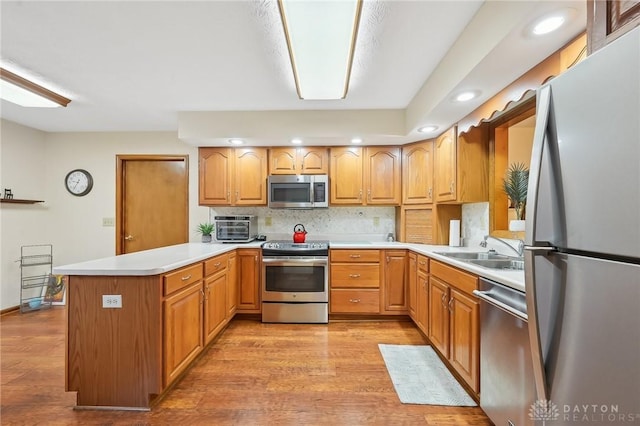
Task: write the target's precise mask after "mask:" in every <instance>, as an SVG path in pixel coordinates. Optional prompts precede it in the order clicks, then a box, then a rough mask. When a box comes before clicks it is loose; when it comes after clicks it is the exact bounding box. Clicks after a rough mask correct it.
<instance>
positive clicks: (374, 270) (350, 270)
mask: <svg viewBox="0 0 640 426" xmlns="http://www.w3.org/2000/svg"><path fill="white" fill-rule="evenodd" d="M330 278H331V280H330V283H331V288H343V287H347V288H353V287H357V288H362V287H365V288H379V287H380V265H378V264H362V265H361V264H354V265H331V277H330Z"/></svg>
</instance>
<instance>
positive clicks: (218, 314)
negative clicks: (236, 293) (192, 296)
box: [204, 269, 227, 345]
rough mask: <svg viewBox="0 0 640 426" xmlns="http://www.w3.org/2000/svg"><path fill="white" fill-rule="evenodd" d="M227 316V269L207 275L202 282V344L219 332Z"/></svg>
mask: <svg viewBox="0 0 640 426" xmlns="http://www.w3.org/2000/svg"><path fill="white" fill-rule="evenodd" d="M226 318H227V270H226V269H224V270H222V271H220V272H217V273H215V274H213V275H212V276H210V277H207V278H206V279H205V282H204V344H205V345H206V344H207V343H209V342H210V341H211V340H213V338H214V337H216V335H217V334H218V333H219V332H220V330H221V329H222V327H223V326H224V324H225V319H226Z"/></svg>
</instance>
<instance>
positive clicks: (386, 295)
mask: <svg viewBox="0 0 640 426" xmlns="http://www.w3.org/2000/svg"><path fill="white" fill-rule="evenodd" d="M382 256H383V263H382V265H383V286H384V287H383V297H382V301H383V304H382V306H381V311H382V313H386V314H393V315H404V314H406V313H407V312H408V310H409V288H408V286H407V285H406V284H407V283H406V281H407V279H406V276H407V272H408V271H407V252H406V250H385V251H384V252H382Z"/></svg>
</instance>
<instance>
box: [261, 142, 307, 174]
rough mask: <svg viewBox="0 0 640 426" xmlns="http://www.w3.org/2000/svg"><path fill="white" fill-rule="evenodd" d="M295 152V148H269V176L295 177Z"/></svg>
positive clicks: (297, 171)
mask: <svg viewBox="0 0 640 426" xmlns="http://www.w3.org/2000/svg"><path fill="white" fill-rule="evenodd" d="M296 163H297V152H296V149H295V148H269V174H272V175H295V174H297V173H300V170H296Z"/></svg>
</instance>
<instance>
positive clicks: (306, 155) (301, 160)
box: [298, 147, 329, 175]
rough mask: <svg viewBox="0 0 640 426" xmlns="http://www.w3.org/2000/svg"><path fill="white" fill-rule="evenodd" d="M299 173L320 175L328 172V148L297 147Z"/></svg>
mask: <svg viewBox="0 0 640 426" xmlns="http://www.w3.org/2000/svg"><path fill="white" fill-rule="evenodd" d="M298 164H299V169H300V174H303V175H321V174H327V173H329V150H328V149H327V148H324V147H305V148H298Z"/></svg>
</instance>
